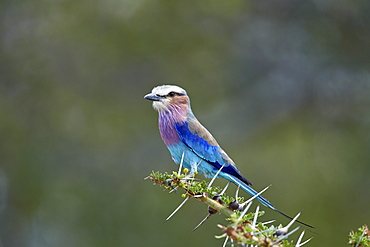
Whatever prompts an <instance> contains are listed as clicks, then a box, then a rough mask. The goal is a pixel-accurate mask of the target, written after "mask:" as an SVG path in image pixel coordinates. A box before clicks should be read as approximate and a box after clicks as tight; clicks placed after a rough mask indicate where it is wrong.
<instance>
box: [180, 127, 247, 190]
mask: <svg viewBox="0 0 370 247" xmlns="http://www.w3.org/2000/svg"><path fill="white" fill-rule="evenodd" d="M189 123H190V126H189ZM192 125H193V126H192ZM194 125H197V126H194ZM175 128H176V131H177V133H178V134H179V136H180V139H181V140H182V142H183V143H184V144H185V145H186V146H187V147H188V148H190V149H191V150H192V152H194V153H195V154H196V155H198V156H199V157H200V158H201V159H203V160H204V161H206V162H208V163H209V164H211V165H212V166H213V167H214V169H215V170H216V171H217V170H219V169H220V168H221V167H222V165H224V168H223V169H222V172H225V173H227V174H230V175H232V176H235V177H236V178H238V179H240V180H241V181H243V182H244V183H246V184H247V185H251V182H249V181H248V180H247V179H246V178H245V177H243V176H242V175H241V173H240V172H239V170H238V169H237V168H236V166H235V165H234V162H233V161H232V160H231V159H230V158H229V157H228V156H227V154H226V153H225V152H224V151H223V150H222V149H221V147H220V146H218V144H217V142H216V141H215V140H214V138H213V137H212V135H211V134H210V133H209V132H208V131H207V130H206V129H205V128H204V127H203V126H202V125H201V124H199V122H195V121H190V122H187V121H186V122H184V123H176V124H175ZM195 128H197V130H194V129H195ZM191 129H192V130H193V131H191ZM200 135H201V136H202V137H204V138H202V137H201V136H200ZM206 139H207V140H206ZM211 143H212V144H214V145H212V144H211Z"/></svg>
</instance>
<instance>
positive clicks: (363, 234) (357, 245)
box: [355, 229, 366, 247]
mask: <svg viewBox="0 0 370 247" xmlns="http://www.w3.org/2000/svg"><path fill="white" fill-rule="evenodd" d="M365 233H366V229H365V230H364V232H363V233H362V234H361V237H360V239H359V240H358V243H356V246H355V247H359V246H360V242H361V241H362V238H363V237H364V236H365Z"/></svg>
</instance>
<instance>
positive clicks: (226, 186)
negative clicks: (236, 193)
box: [220, 181, 230, 196]
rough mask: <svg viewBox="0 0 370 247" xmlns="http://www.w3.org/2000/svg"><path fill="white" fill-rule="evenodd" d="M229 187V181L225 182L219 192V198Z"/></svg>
mask: <svg viewBox="0 0 370 247" xmlns="http://www.w3.org/2000/svg"><path fill="white" fill-rule="evenodd" d="M229 185H230V181H229V182H227V184H226V185H225V187H224V189H223V190H222V191H221V193H220V196H222V195H223V194H224V193H225V191H226V190H227V188H228V187H229Z"/></svg>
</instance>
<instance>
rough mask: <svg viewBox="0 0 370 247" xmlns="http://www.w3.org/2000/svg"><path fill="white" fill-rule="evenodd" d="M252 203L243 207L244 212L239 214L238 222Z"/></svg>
mask: <svg viewBox="0 0 370 247" xmlns="http://www.w3.org/2000/svg"><path fill="white" fill-rule="evenodd" d="M252 203H253V202H250V203H249V204H248V205H247V206H246V207H245V209H244V211H243V212H242V213H241V215H240V216H239V218H238V221H240V220H241V219H242V218H243V217H244V215H245V214H246V213H247V211H248V209H249V208H250V207H251V205H252Z"/></svg>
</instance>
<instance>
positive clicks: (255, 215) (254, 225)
mask: <svg viewBox="0 0 370 247" xmlns="http://www.w3.org/2000/svg"><path fill="white" fill-rule="evenodd" d="M259 210H260V206H259V205H258V206H257V208H256V212H255V213H254V219H253V222H252V229H256V223H257V217H258V212H259Z"/></svg>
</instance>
